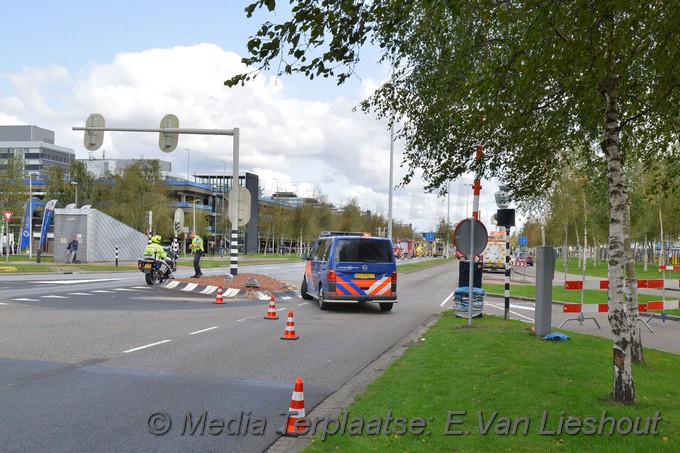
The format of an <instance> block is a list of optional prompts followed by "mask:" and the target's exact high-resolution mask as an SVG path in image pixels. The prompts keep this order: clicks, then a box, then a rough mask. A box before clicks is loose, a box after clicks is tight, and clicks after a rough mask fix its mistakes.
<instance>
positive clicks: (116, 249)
mask: <svg viewBox="0 0 680 453" xmlns="http://www.w3.org/2000/svg"><path fill="white" fill-rule="evenodd" d="M116 267H118V246H116Z"/></svg>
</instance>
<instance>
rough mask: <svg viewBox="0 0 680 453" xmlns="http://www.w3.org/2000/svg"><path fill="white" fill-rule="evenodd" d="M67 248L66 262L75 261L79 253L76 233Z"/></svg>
mask: <svg viewBox="0 0 680 453" xmlns="http://www.w3.org/2000/svg"><path fill="white" fill-rule="evenodd" d="M66 250H68V258H66V262H67V263H75V262H76V255H77V253H78V238H77V237H76V236H75V235H74V236H73V238H72V239H71V242H69V243H68V246H67V247H66Z"/></svg>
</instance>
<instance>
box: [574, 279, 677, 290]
mask: <svg viewBox="0 0 680 453" xmlns="http://www.w3.org/2000/svg"><path fill="white" fill-rule="evenodd" d="M637 287H638V288H648V289H663V288H680V280H674V279H673V280H671V279H668V280H663V279H655V280H638V286H637ZM564 289H567V290H572V289H609V280H586V281H585V282H584V281H581V280H567V281H565V282H564Z"/></svg>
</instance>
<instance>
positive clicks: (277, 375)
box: [0, 263, 457, 452]
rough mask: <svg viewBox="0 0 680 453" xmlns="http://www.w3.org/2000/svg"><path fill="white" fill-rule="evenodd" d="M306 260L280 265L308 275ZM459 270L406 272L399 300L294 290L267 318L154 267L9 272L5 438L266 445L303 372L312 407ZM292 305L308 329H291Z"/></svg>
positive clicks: (103, 444)
mask: <svg viewBox="0 0 680 453" xmlns="http://www.w3.org/2000/svg"><path fill="white" fill-rule="evenodd" d="M301 265H302V264H301V263H295V264H291V265H283V266H277V267H276V269H277V272H279V275H278V276H276V277H277V278H280V279H286V280H287V278H286V277H285V275H286V273H288V274H289V275H290V278H291V279H292V278H294V277H295V274H297V278H295V280H296V281H297V280H301V275H302V274H301V272H300V269H301V267H300V266H301ZM288 266H290V268H289V267H288ZM262 270H263V269H262V268H261V267H257V268H246V267H245V266H244V267H243V272H258V273H259V272H261V271H262ZM215 272H222V271H215ZM454 272H455V265H453V264H449V265H444V266H438V267H435V268H430V269H425V270H422V271H418V272H415V273H411V274H405V273H404V274H402V275H400V281H399V297H400V302H399V303H398V304H397V305H396V306H395V308H394V309H393V311H391V312H381V311H380V310H379V308H378V307H377V306H375V305H372V304H366V305H341V306H337V307H335V308H334V309H333V310H330V311H324V312H322V311H321V310H319V308H318V306H317V303H316V302H315V301H309V302H308V301H304V300H302V299H300V298H299V297H293V298H289V299H286V300H279V301H277V310H279V311H278V313H279V316H280V319H278V320H276V321H273V320H265V319H263V317H264V316H265V314H266V312H267V308H268V305H269V302H268V301H259V300H231V299H228V300H226V303H225V304H223V305H221V304H214V303H213V302H214V296H203V295H198V294H194V293H181V294H180V293H178V292H174V291H170V290H166V289H162V288H159V287H148V286H147V285H146V284H145V283H144V281H143V275H142V274H141V273H139V274H137V273H127V274H111V275H109V274H96V275H93V274H87V275H82V274H81V275H51V276H42V275H33V276H14V278H12V277H10V278H8V277H7V276H2V277H1V278H0V288H2V290H1V291H2V292H1V293H0V294H1V296H0V304H2V305H0V313H1V315H0V407H2V411H0V439H3V441H2V443H3V446H2V450H3V451H50V452H59V451H184V452H187V451H240V452H249V451H252V452H259V451H264V450H266V449H267V448H268V447H269V446H270V445H271V444H272V443H273V442H274V441H276V440H277V439H278V438H279V436H278V434H276V429H278V428H280V427H281V426H283V424H284V420H285V417H284V415H283V414H284V413H285V412H287V410H288V407H289V405H290V401H291V396H292V389H293V385H294V382H295V379H296V378H297V377H298V376H299V377H302V378H303V380H304V397H305V407H306V410H307V411H308V412H310V411H311V410H312V409H313V408H314V407H315V406H316V405H317V404H319V403H320V402H321V401H323V400H324V399H325V398H326V397H328V396H329V395H331V394H333V393H334V392H335V391H336V390H337V389H338V388H339V387H340V386H341V385H343V384H344V383H345V382H347V381H348V380H349V379H350V378H352V377H353V376H354V375H356V374H357V373H358V372H359V371H360V370H362V369H364V368H365V367H367V366H368V365H369V364H371V363H372V362H373V361H374V360H375V359H376V358H378V357H379V356H380V355H381V354H383V352H385V351H386V350H388V349H389V348H391V347H392V346H394V345H395V344H398V342H399V341H400V340H401V339H402V338H403V337H404V335H406V334H407V333H408V332H410V331H411V330H413V329H414V328H416V327H418V326H419V325H422V323H424V322H426V321H427V320H428V319H430V318H431V317H432V316H433V315H435V314H437V313H439V312H440V311H442V310H444V309H445V307H444V306H442V302H443V301H444V300H445V299H446V298H447V297H448V295H449V294H450V293H451V291H452V290H453V288H454V287H455V285H456V283H457V278H453V274H454ZM272 276H275V275H272ZM289 310H293V311H294V322H295V330H296V333H297V334H298V335H299V339H298V340H295V341H289V340H281V339H280V337H281V336H282V335H283V333H284V329H285V324H286V314H287V313H288V311H289ZM348 402H349V401H348ZM168 420H170V421H171V423H170V424H168V423H167V421H168ZM166 429H167V432H165V433H164V434H162V435H160V433H162V432H164V431H165V430H166ZM152 431H154V433H152Z"/></svg>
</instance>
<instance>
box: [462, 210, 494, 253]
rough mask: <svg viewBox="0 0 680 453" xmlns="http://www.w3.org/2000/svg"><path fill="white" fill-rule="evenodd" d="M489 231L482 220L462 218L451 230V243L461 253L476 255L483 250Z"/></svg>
mask: <svg viewBox="0 0 680 453" xmlns="http://www.w3.org/2000/svg"><path fill="white" fill-rule="evenodd" d="M488 241H489V233H488V231H486V227H485V226H484V224H483V223H482V222H480V221H479V220H477V219H475V218H469V219H465V220H462V221H461V222H460V223H459V224H458V225H457V226H456V229H455V230H454V231H453V243H454V244H455V245H456V248H457V249H458V250H460V252H461V253H463V254H464V255H467V256H477V255H479V254H480V253H482V252H483V251H484V249H485V248H486V243H487V242H488Z"/></svg>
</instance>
